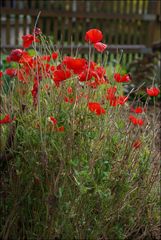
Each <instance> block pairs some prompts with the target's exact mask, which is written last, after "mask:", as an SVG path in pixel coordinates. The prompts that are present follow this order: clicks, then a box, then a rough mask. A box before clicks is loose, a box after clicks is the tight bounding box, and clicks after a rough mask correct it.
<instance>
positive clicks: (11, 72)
mask: <svg viewBox="0 0 161 240" xmlns="http://www.w3.org/2000/svg"><path fill="white" fill-rule="evenodd" d="M5 73H6V75H8V76H10V77H15V76H16V75H17V69H15V68H7V69H6V71H5Z"/></svg>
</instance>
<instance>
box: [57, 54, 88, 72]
mask: <svg viewBox="0 0 161 240" xmlns="http://www.w3.org/2000/svg"><path fill="white" fill-rule="evenodd" d="M62 63H63V64H65V65H66V66H67V68H68V69H71V70H73V72H74V73H75V74H78V73H80V72H82V71H83V70H84V69H85V68H86V67H87V61H86V59H84V58H72V57H68V56H67V57H64V59H63V62H62Z"/></svg>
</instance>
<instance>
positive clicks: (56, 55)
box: [51, 52, 58, 60]
mask: <svg viewBox="0 0 161 240" xmlns="http://www.w3.org/2000/svg"><path fill="white" fill-rule="evenodd" d="M51 57H52V59H53V60H55V59H57V57H58V53H57V52H53V53H52V54H51Z"/></svg>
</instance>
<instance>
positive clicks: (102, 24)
mask: <svg viewBox="0 0 161 240" xmlns="http://www.w3.org/2000/svg"><path fill="white" fill-rule="evenodd" d="M1 4H2V6H1V51H3V52H4V51H7V49H11V48H15V47H21V42H22V41H21V36H22V35H23V34H26V33H32V31H33V27H34V24H35V21H36V17H37V15H38V13H39V12H40V11H41V15H40V18H39V21H38V27H40V28H41V29H42V31H43V33H45V34H47V35H50V36H51V37H53V43H54V44H58V45H59V47H60V48H61V47H63V50H64V52H69V51H70V49H71V45H73V48H74V49H76V48H77V47H79V49H80V53H82V54H83V53H86V52H87V46H86V44H85V42H84V35H85V32H86V31H87V30H88V29H89V28H99V29H100V30H102V32H103V34H104V42H106V43H107V44H109V45H110V47H109V51H110V52H116V51H117V50H118V49H123V50H124V52H128V53H130V56H131V57H132V58H133V57H134V56H135V55H138V54H143V53H147V52H148V51H150V49H151V45H152V43H153V42H154V41H156V40H159V35H160V34H159V27H160V20H161V18H160V0H119V1H117V0H113V1H112V0H105V1H102V0H100V1H90V0H64V1H55V0H43V1H42V0H22V1H21V0H1ZM127 57H128V55H127Z"/></svg>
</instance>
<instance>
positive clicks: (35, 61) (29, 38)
mask: <svg viewBox="0 0 161 240" xmlns="http://www.w3.org/2000/svg"><path fill="white" fill-rule="evenodd" d="M40 34H41V30H40V29H35V30H34V33H33V34H27V35H25V36H23V37H22V39H23V48H28V47H30V46H31V44H33V43H34V42H40V40H39V39H40V38H39V35H40ZM37 37H38V38H37ZM102 39H103V34H102V32H101V31H100V30H99V29H90V30H89V31H87V32H86V35H85V40H86V41H87V42H89V43H90V44H93V46H94V48H95V49H96V50H97V51H98V52H101V53H102V52H104V50H105V49H106V48H107V45H106V44H104V43H102V42H101V41H102ZM57 58H58V52H55V51H54V52H52V53H51V54H45V55H42V56H39V55H37V56H30V54H29V53H28V52H27V51H26V50H25V49H15V50H13V51H11V53H10V55H9V56H8V57H7V61H8V62H16V63H18V64H17V65H18V67H15V68H14V67H11V68H8V69H6V71H5V74H6V75H8V76H10V77H11V78H12V77H16V78H17V79H18V80H19V81H20V83H21V84H29V86H30V83H31V84H32V87H31V89H30V91H31V94H32V98H33V105H34V106H35V107H36V106H37V105H38V93H39V91H41V90H42V91H44V93H47V94H48V95H50V93H51V92H52V87H56V89H57V88H58V89H57V90H58V92H59V89H61V86H62V89H63V90H62V92H61V93H60V96H61V100H63V101H64V102H65V103H69V104H73V103H74V105H75V104H77V103H78V102H79V101H81V100H82V99H83V101H85V102H86V104H87V108H88V109H89V111H91V112H93V113H95V114H96V115H98V116H100V115H104V114H105V113H106V111H107V110H106V106H105V104H107V102H108V103H109V104H107V105H108V106H109V105H110V106H112V107H115V106H118V105H124V104H125V103H126V102H127V100H128V96H124V95H122V94H121V95H120V93H119V88H118V89H117V86H118V85H119V84H118V83H128V82H129V81H130V80H131V77H130V75H129V74H124V75H121V74H120V73H118V72H116V73H115V74H114V75H113V83H111V84H110V83H109V80H108V76H107V73H106V69H105V68H104V67H103V66H100V65H99V64H97V63H96V62H94V61H87V59H86V58H77V57H71V56H64V57H63V59H62V60H61V59H60V58H59V61H55V60H56V59H57ZM2 77H3V73H2V72H0V78H2ZM70 79H73V82H74V81H77V82H78V86H79V90H80V91H77V93H75V91H74V90H73V89H74V88H72V85H71V86H70V87H69V84H68V83H69V81H66V80H70ZM46 80H50V81H51V83H54V84H53V86H50V83H49V82H47V83H46ZM105 84H106V85H107V86H109V87H108V88H107V91H106V93H105V95H104V96H100V98H101V104H104V106H105V107H102V106H101V104H100V103H99V102H96V101H97V100H94V99H95V97H94V98H93V100H92V99H91V96H90V95H89V93H88V92H86V91H84V90H85V89H86V88H87V89H91V91H92V92H93V96H95V95H96V96H97V94H96V89H97V88H99V87H100V85H105ZM115 84H116V86H115ZM23 86H24V87H23V88H22V89H21V88H20V89H19V91H17V92H18V93H20V94H21V95H24V94H25V93H26V92H27V90H26V89H29V88H28V85H23ZM64 86H65V88H64ZM146 92H147V94H148V95H149V96H158V94H159V93H160V90H159V88H157V87H151V88H147V90H146ZM80 99H81V100H80ZM89 99H90V100H89ZM106 100H107V101H106ZM98 101H99V100H98ZM130 111H131V112H132V113H133V115H130V116H129V120H130V122H132V123H133V124H134V125H138V126H142V125H143V124H144V121H143V119H142V118H137V117H136V116H134V115H135V114H142V113H143V112H145V109H144V108H142V107H140V106H138V107H135V108H134V107H131V108H130ZM0 121H1V123H10V122H12V121H13V119H11V118H10V116H9V115H6V117H5V118H4V119H2V120H0ZM50 121H51V122H52V124H53V125H54V126H55V127H54V129H56V130H57V131H60V132H61V131H64V126H60V127H57V120H56V119H55V118H54V117H52V116H51V117H50ZM136 146H137V144H136V143H134V144H133V147H134V148H136Z"/></svg>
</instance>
